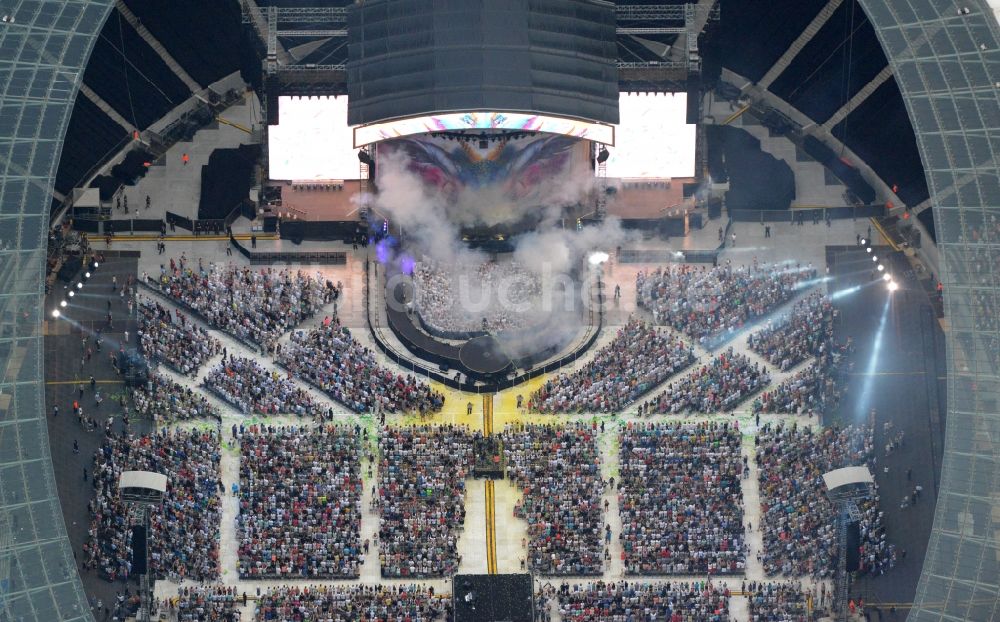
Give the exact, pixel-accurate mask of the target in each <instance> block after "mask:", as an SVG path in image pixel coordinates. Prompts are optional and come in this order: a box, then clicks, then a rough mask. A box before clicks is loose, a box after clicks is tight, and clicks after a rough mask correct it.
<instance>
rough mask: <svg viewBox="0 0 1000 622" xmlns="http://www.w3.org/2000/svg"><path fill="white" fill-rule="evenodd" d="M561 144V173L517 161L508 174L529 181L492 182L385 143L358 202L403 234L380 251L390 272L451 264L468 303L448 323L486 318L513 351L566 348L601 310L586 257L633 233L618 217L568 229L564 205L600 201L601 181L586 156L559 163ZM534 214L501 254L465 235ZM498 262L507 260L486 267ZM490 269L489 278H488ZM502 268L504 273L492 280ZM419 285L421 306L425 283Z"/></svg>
mask: <svg viewBox="0 0 1000 622" xmlns="http://www.w3.org/2000/svg"><path fill="white" fill-rule="evenodd" d="M559 138H562V137H559ZM578 147H579V146H578V145H573V146H571V148H578ZM418 149H422V147H418ZM558 149H559V148H558V147H556V148H555V150H552V149H550V150H549V151H548V154H549V156H550V163H552V162H555V163H556V164H557V166H554V167H553V171H552V172H554V173H555V174H544V173H545V172H546V171H544V170H541V169H539V168H538V167H535V168H530V167H529V168H528V169H525V168H524V166H523V165H521V164H519V163H518V162H517V161H516V160H512V161H511V162H510V166H509V167H508V169H507V170H508V171H512V172H519V173H525V174H530V175H531V178H530V179H520V180H511V179H506V178H505V177H504V171H499V172H498V173H496V174H494V175H493V176H492V177H489V178H486V180H485V181H487V182H489V183H484V179H483V178H482V177H478V178H469V177H468V176H464V177H463V174H462V172H461V171H458V170H457V167H455V166H453V164H452V163H451V162H448V161H445V160H442V158H443V154H442V153H438V152H434V153H433V155H432V156H430V157H428V156H427V154H426V152H424V153H422V154H421V155H420V156H418V157H417V158H416V161H415V160H414V158H413V157H412V154H413V151H412V146H411V148H410V149H393V150H389V149H387V150H385V151H382V152H380V153H379V156H378V167H377V168H378V194H377V195H373V196H366V197H360V199H359V200H360V201H364V202H366V203H367V204H368V205H369V206H371V207H372V208H373V209H375V210H376V211H377V212H381V213H382V214H383V215H384V216H386V217H388V218H389V219H390V221H391V222H392V223H393V225H394V227H399V228H400V229H401V231H402V233H401V235H400V237H401V240H400V244H399V247H398V248H396V249H395V250H394V251H393V252H392V253H385V254H384V255H383V257H382V260H384V263H385V264H386V269H387V274H389V275H390V277H392V276H393V275H399V274H402V273H406V274H411V273H412V271H413V266H414V264H415V263H419V262H424V264H425V265H429V266H434V267H435V268H438V269H443V271H444V273H445V278H446V279H447V280H450V281H451V282H450V284H449V286H447V287H446V289H448V290H449V291H448V296H450V297H451V298H452V299H453V301H452V304H454V305H457V306H459V307H460V308H459V309H458V311H457V312H455V313H454V314H451V315H449V316H448V319H455V318H456V317H457V318H460V319H461V322H460V323H462V322H466V321H467V320H468V319H469V318H475V317H478V316H482V317H483V318H484V321H485V322H486V323H487V324H489V325H488V326H485V327H484V326H477V327H475V328H476V329H477V330H481V329H483V328H486V329H487V330H488V332H491V333H492V334H494V335H495V336H496V337H497V338H498V339H500V340H501V342H502V343H503V345H504V348H505V350H507V352H508V354H509V355H510V356H512V357H518V356H521V355H525V354H528V353H529V351H539V350H541V349H544V348H546V347H552V346H563V345H565V344H566V343H568V342H569V341H570V340H571V339H573V337H575V336H576V335H577V334H578V332H579V330H580V328H581V327H582V326H583V325H584V323H589V322H590V311H591V310H592V309H593V310H595V311H596V305H594V304H593V301H595V300H596V295H595V294H594V292H593V289H592V284H593V283H594V282H595V278H594V271H595V270H598V269H599V266H596V265H592V264H591V263H589V262H588V261H587V257H588V256H589V255H590V254H591V253H592V252H594V251H613V250H614V249H615V247H616V246H619V245H621V244H622V243H623V242H624V240H625V237H626V236H625V234H624V232H623V231H622V229H621V227H620V225H619V223H618V221H617V220H615V219H608V220H605V221H604V222H603V223H602V224H600V225H598V226H588V227H583V228H582V229H580V230H577V228H576V223H575V220H574V221H572V222H569V223H565V224H566V228H562V225H563V220H562V216H563V208H564V207H566V206H576V205H579V204H587V203H593V201H594V190H595V179H594V176H593V172H592V171H591V170H589V167H588V166H586V164H587V154H586V152H583V153H582V158H579V159H581V160H582V161H583V164H584V165H583V166H580V165H578V163H576V162H572V163H571V162H569V159H570V158H569V156H567V157H566V158H565V159H563V161H562V162H560V161H559V158H560V155H559V153H558V152H557V151H558ZM431 151H433V150H431ZM533 151H534V152H535V153H536V154H537V153H539V152H542V151H544V148H541V149H535V150H533ZM553 153H555V154H556V155H555V156H554V157H553ZM561 153H562V154H565V153H566V151H565V150H563V151H561ZM572 159H574V160H575V159H577V158H572ZM473 164H476V163H473ZM526 171H527V172H526ZM536 186H537V187H538V188H536ZM539 201H544V203H539ZM529 215H531V216H536V217H537V221H536V224H535V225H534V229H533V230H531V231H527V232H524V233H520V234H517V235H513V236H512V237H510V238H509V239H508V240H507V241H508V242H510V244H511V245H512V246H513V252H512V253H503V254H500V255H499V256H496V257H495V256H493V255H492V254H490V253H487V252H484V251H480V250H474V249H471V248H469V246H468V245H467V244H466V243H465V242H463V241H462V235H461V230H462V228H463V227H468V226H496V225H508V224H509V225H514V224H516V223H519V222H521V221H522V220H523V219H524V218H525V217H526V216H529ZM494 259H495V260H496V261H497V262H498V264H500V265H499V266H493V267H489V266H488V265H487V266H484V264H488V263H489V262H492V261H493V260H494ZM484 271H485V272H487V273H488V274H489V277H490V278H489V279H484V278H482V274H483V272H484ZM477 274H479V275H480V276H479V277H477ZM498 274H499V275H500V278H493V277H495V276H496V275H498ZM397 278H398V277H397ZM526 279H529V280H533V281H537V291H535V290H534V289H533V288H532V296H531V299H530V300H526V299H525V297H524V296H523V294H524V291H525V283H524V281H525V280H526ZM485 280H489V282H483V281H485ZM497 281H498V282H497ZM417 285H418V287H417V288H416V289H417V296H418V298H417V300H416V303H415V304H416V306H417V308H418V309H419V308H420V305H421V301H420V299H419V296H420V295H421V293H420V287H419V285H420V283H419V279H418V283H417ZM458 290H460V291H458ZM535 294H537V295H535ZM434 304H436V305H438V306H441V305H443V304H444V303H443V301H433V302H432V305H434ZM477 314H478V315H477ZM485 318H488V319H485ZM465 327H466V328H468V326H465Z"/></svg>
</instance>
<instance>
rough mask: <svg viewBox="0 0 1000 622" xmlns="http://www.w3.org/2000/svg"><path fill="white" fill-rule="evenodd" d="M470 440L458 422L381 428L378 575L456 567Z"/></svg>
mask: <svg viewBox="0 0 1000 622" xmlns="http://www.w3.org/2000/svg"><path fill="white" fill-rule="evenodd" d="M472 443H473V435H472V434H470V433H469V431H468V429H466V428H464V427H458V426H450V425H449V426H417V427H397V426H392V427H384V428H382V436H381V438H380V439H379V449H380V450H381V456H382V460H381V465H380V467H379V487H378V495H377V503H378V509H379V513H380V515H381V518H380V520H379V534H378V544H379V563H380V565H381V567H382V576H383V577H385V578H406V579H410V578H438V577H447V576H450V575H453V574H455V572H456V571H457V570H458V564H459V556H458V536H459V531H460V530H461V528H462V525H463V522H464V521H465V478H466V476H467V475H468V474H469V473H470V472H471V470H472V466H473V454H472Z"/></svg>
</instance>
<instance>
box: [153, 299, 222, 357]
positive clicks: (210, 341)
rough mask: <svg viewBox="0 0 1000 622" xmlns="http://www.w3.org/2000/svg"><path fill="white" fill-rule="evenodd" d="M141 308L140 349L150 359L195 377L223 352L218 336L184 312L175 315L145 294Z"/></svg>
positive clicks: (177, 312)
mask: <svg viewBox="0 0 1000 622" xmlns="http://www.w3.org/2000/svg"><path fill="white" fill-rule="evenodd" d="M138 311H139V312H138V319H139V348H140V350H141V352H142V354H143V355H144V356H145V357H146V358H148V359H151V360H156V361H162V362H163V363H166V364H167V365H169V366H170V367H171V368H172V369H174V370H175V371H176V372H178V373H180V374H184V375H190V376H193V375H195V374H197V373H198V369H199V368H200V367H201V366H202V365H204V364H205V363H206V362H207V361H208V359H210V358H212V357H213V356H215V355H216V354H218V353H219V352H221V351H222V344H221V343H220V342H219V340H218V339H216V338H215V337H212V336H211V335H209V334H208V331H206V330H205V329H204V328H201V327H200V326H196V325H195V324H194V322H191V321H190V320H188V319H187V318H186V317H185V316H184V315H183V314H182V313H181V312H180V311H175V313H173V314H172V313H171V312H170V310H169V309H167V308H166V307H164V306H163V305H161V304H160V303H158V302H156V301H155V300H151V299H149V298H147V297H145V296H139V300H138ZM175 315H176V320H175V319H174V316H175Z"/></svg>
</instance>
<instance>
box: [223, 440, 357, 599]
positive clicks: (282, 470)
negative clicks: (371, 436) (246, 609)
mask: <svg viewBox="0 0 1000 622" xmlns="http://www.w3.org/2000/svg"><path fill="white" fill-rule="evenodd" d="M358 445H359V439H358V436H357V433H356V432H355V430H354V428H352V427H350V426H333V425H321V426H314V427H309V428H299V427H284V426H282V427H273V426H270V427H266V428H264V427H258V426H250V429H249V431H248V432H247V433H245V434H243V435H242V436H241V437H240V486H239V503H240V509H239V514H238V516H237V518H236V523H237V526H238V529H239V532H238V537H239V573H240V578H241V579H254V580H256V579H275V578H299V579H307V578H308V579H344V578H357V577H358V576H359V575H360V568H361V564H362V563H364V553H363V551H362V549H361V487H362V482H361V464H360V460H359V459H358Z"/></svg>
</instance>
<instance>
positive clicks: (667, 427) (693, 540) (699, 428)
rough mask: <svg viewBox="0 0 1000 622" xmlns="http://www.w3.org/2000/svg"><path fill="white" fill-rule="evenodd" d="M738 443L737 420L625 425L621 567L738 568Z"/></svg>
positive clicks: (742, 559) (635, 570)
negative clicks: (734, 421) (622, 554)
mask: <svg viewBox="0 0 1000 622" xmlns="http://www.w3.org/2000/svg"><path fill="white" fill-rule="evenodd" d="M741 440H742V438H741V435H740V430H739V428H738V427H737V425H736V424H735V423H733V424H729V423H717V422H701V423H681V422H671V423H628V424H627V425H626V426H625V428H624V430H623V431H622V436H621V453H620V454H619V460H620V462H621V483H620V485H619V501H618V505H619V511H620V513H621V519H622V535H621V540H622V548H623V550H624V552H625V572H627V573H629V574H688V575H691V574H701V575H704V574H708V575H710V576H712V575H720V574H736V573H741V572H743V568H744V566H745V564H746V546H745V544H744V541H743V533H744V530H743V492H742V490H741V488H740V478H741V475H742V473H743V461H742V459H741V456H740V443H741Z"/></svg>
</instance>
